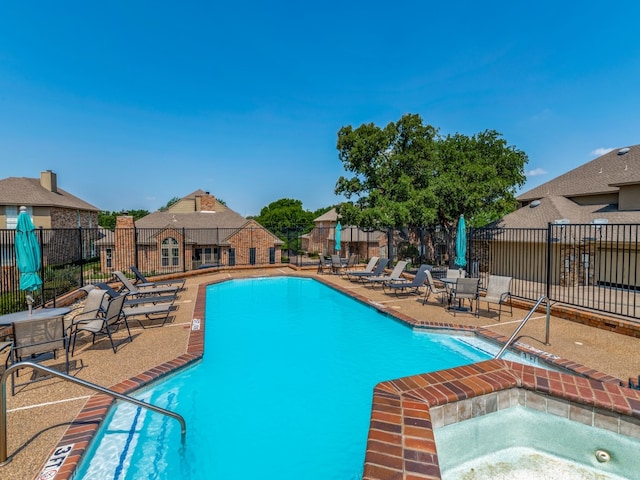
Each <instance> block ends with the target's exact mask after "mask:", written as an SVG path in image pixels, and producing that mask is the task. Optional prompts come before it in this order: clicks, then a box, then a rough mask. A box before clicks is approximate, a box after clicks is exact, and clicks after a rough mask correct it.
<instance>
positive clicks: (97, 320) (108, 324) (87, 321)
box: [69, 294, 133, 355]
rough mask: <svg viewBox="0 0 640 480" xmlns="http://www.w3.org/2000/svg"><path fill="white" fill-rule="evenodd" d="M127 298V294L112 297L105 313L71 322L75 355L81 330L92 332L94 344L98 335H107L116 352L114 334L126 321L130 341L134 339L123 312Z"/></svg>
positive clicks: (72, 351)
mask: <svg viewBox="0 0 640 480" xmlns="http://www.w3.org/2000/svg"><path fill="white" fill-rule="evenodd" d="M125 298H126V294H120V295H118V296H116V297H113V298H110V299H109V304H108V305H107V309H106V311H105V312H104V314H98V315H96V316H95V317H93V318H84V319H82V320H78V321H77V322H73V323H72V324H71V326H70V327H69V328H70V330H71V333H70V337H72V343H71V355H73V353H74V351H75V347H76V339H77V337H78V333H79V332H89V333H91V335H92V344H93V343H95V341H96V335H99V334H102V335H107V336H108V337H109V341H110V342H111V348H112V349H113V353H116V351H117V347H116V344H115V343H114V341H113V334H114V333H115V332H117V331H118V329H119V327H120V325H121V324H122V323H124V325H125V327H126V328H127V333H128V335H129V341H131V342H132V341H133V339H132V338H131V331H130V330H129V324H128V323H127V318H126V317H125V316H124V314H123V313H122V307H123V305H124V299H125Z"/></svg>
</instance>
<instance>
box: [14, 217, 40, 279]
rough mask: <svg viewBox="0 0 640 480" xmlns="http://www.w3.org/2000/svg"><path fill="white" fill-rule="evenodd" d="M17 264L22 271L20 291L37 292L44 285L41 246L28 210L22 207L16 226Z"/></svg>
mask: <svg viewBox="0 0 640 480" xmlns="http://www.w3.org/2000/svg"><path fill="white" fill-rule="evenodd" d="M15 247H16V264H17V265H18V270H20V289H21V290H27V291H31V290H36V289H37V288H38V287H40V285H42V280H40V276H39V275H38V272H39V271H40V245H39V244H38V239H37V238H36V234H35V227H34V225H33V222H32V221H31V217H30V216H29V214H28V213H27V211H26V208H24V207H20V214H19V215H18V225H17V226H16V244H15Z"/></svg>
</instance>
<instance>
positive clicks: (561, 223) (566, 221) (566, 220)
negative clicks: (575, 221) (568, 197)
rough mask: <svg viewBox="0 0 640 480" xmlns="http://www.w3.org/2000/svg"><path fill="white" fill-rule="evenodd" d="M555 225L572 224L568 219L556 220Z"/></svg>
mask: <svg viewBox="0 0 640 480" xmlns="http://www.w3.org/2000/svg"><path fill="white" fill-rule="evenodd" d="M553 223H555V224H556V225H566V224H567V223H571V221H570V220H569V219H568V218H561V219H559V220H554V221H553Z"/></svg>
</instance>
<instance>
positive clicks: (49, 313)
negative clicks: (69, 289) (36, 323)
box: [0, 307, 71, 326]
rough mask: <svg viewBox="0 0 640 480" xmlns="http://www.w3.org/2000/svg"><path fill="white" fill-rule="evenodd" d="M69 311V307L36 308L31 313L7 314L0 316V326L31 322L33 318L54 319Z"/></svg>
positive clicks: (26, 311)
mask: <svg viewBox="0 0 640 480" xmlns="http://www.w3.org/2000/svg"><path fill="white" fill-rule="evenodd" d="M70 311H71V309H70V308H69V307H59V308H38V309H36V310H32V311H31V315H29V311H28V310H25V311H23V312H15V313H8V314H6V315H0V326H9V325H11V324H13V323H15V322H21V321H23V320H31V319H34V318H39V319H43V320H45V319H49V318H54V317H62V316H64V315H66V314H67V313H69V312H70Z"/></svg>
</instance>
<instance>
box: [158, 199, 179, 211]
mask: <svg viewBox="0 0 640 480" xmlns="http://www.w3.org/2000/svg"><path fill="white" fill-rule="evenodd" d="M180 200H182V199H181V198H180V197H173V198H171V199H169V201H168V202H167V203H166V204H165V205H163V206H162V207H160V208H159V209H158V211H160V212H166V211H167V210H169V208H170V207H171V206H172V205H175V204H176V203H178V202H179V201H180Z"/></svg>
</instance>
